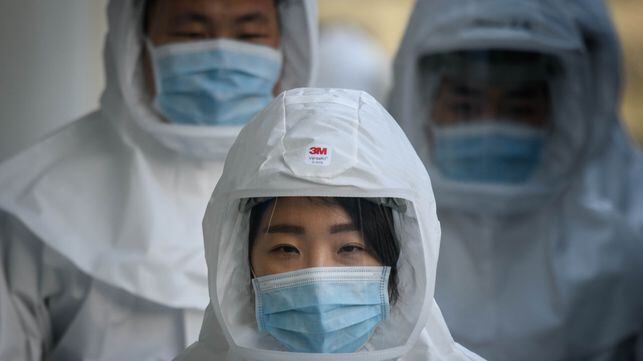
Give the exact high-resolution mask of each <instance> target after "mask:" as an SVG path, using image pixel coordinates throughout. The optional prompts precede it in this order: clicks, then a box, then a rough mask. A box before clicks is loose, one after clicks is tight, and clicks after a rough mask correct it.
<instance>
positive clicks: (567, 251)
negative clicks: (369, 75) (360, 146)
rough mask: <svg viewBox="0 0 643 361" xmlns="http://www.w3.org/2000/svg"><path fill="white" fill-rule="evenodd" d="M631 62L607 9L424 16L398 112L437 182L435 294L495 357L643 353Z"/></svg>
mask: <svg viewBox="0 0 643 361" xmlns="http://www.w3.org/2000/svg"><path fill="white" fill-rule="evenodd" d="M619 57H620V54H619V45H618V41H617V37H616V35H615V33H614V29H613V27H612V24H611V20H610V17H609V14H608V11H607V9H606V8H605V5H604V4H603V2H602V1H600V0H574V1H572V0H568V1H544V0H538V1H536V0H491V1H470V0H432V1H422V2H418V4H417V6H416V8H415V11H414V13H413V15H412V17H411V20H410V23H409V25H408V28H407V31H406V34H405V37H404V40H403V43H402V45H401V47H400V50H399V53H398V55H397V58H396V63H395V69H394V74H395V85H394V89H393V91H392V93H391V94H392V98H391V103H390V109H391V112H392V114H393V115H394V117H396V119H397V120H398V122H399V123H400V124H401V126H402V128H403V129H404V130H405V132H406V133H407V134H408V135H409V137H410V140H411V142H412V143H413V145H414V147H415V149H416V150H417V151H418V153H419V155H420V157H421V158H422V160H423V162H424V163H425V165H426V167H427V169H428V171H429V174H430V175H431V180H432V181H433V185H434V189H435V195H436V202H437V208H438V217H439V219H440V223H441V225H442V230H443V238H442V243H441V244H442V246H441V249H440V262H439V264H438V272H437V281H436V300H437V302H438V304H439V305H440V307H441V308H442V310H443V312H444V316H445V319H446V321H447V324H448V325H449V328H450V329H451V331H452V333H453V336H454V338H455V339H456V340H458V341H459V342H461V343H462V344H463V345H464V346H466V347H468V348H470V349H471V350H473V351H475V352H477V353H478V354H480V355H482V356H484V357H486V358H488V359H489V360H634V359H636V357H637V356H636V348H637V343H638V344H639V346H638V347H639V349H640V344H641V337H642V336H641V326H642V325H643V308H642V299H643V287H642V286H641V285H643V191H642V190H643V189H642V185H643V182H642V181H641V180H642V179H643V162H642V158H641V153H640V152H639V151H638V150H636V149H635V148H634V147H633V146H632V145H631V143H630V141H629V139H627V136H626V134H625V132H624V130H623V128H622V125H621V122H620V120H619V117H618V114H617V113H618V102H619V100H620V98H619V97H620V88H621V79H620V76H621V70H620V66H621V65H620V58H619ZM639 352H640V351H639ZM638 357H639V358H640V357H642V356H641V355H639V356H638Z"/></svg>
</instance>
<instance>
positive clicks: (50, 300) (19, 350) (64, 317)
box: [0, 212, 88, 361]
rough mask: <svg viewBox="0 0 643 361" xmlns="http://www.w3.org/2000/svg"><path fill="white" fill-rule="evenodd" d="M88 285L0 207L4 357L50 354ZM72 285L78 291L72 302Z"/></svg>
mask: <svg viewBox="0 0 643 361" xmlns="http://www.w3.org/2000/svg"><path fill="white" fill-rule="evenodd" d="M87 285H88V281H87V280H86V276H84V274H81V273H80V272H79V271H78V269H76V268H75V267H74V266H73V265H72V264H71V263H69V262H68V261H66V260H65V259H64V258H63V257H61V256H60V255H58V254H57V253H54V252H53V251H52V250H51V249H49V248H48V247H47V246H46V245H44V243H43V242H42V241H41V240H40V239H39V238H38V237H36V236H35V235H34V234H33V233H32V232H30V231H29V230H28V229H27V228H26V227H25V226H24V225H23V224H22V223H21V222H20V221H19V220H17V219H16V218H14V217H13V216H11V215H9V214H7V213H4V212H0V319H1V320H2V322H0V360H2V361H13V360H16V361H18V360H20V361H40V360H43V359H46V357H47V354H48V353H49V351H50V350H51V349H52V348H53V347H55V342H56V338H57V337H56V334H62V333H63V332H64V329H65V327H66V325H67V324H68V323H69V322H70V320H71V319H72V317H70V316H71V315H70V314H69V312H74V310H75V308H76V306H77V304H78V303H79V302H81V300H82V298H83V297H84V295H85V294H86V290H87ZM70 289H72V290H73V293H74V294H75V295H74V297H73V299H74V300H72V301H71V302H70V298H69V297H68V294H69V290H70ZM61 298H62V299H65V303H66V305H64V306H62V305H61V304H60V303H61V302H60V301H59V300H60V299H61ZM52 308H54V309H55V310H54V311H53V312H52ZM65 309H66V310H67V312H60V311H61V310H65Z"/></svg>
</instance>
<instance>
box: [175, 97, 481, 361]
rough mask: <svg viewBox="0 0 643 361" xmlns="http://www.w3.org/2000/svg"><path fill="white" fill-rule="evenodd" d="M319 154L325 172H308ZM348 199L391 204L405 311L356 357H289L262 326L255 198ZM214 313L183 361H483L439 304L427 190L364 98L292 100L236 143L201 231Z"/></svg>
mask: <svg viewBox="0 0 643 361" xmlns="http://www.w3.org/2000/svg"><path fill="white" fill-rule="evenodd" d="M313 146H323V147H326V148H327V149H328V153H329V157H328V159H327V160H326V162H325V163H324V165H321V166H320V165H312V164H308V163H307V162H306V159H307V154H308V152H309V149H310V147H313ZM274 196H340V197H341V196H350V197H368V198H372V199H379V200H380V201H383V200H388V201H387V202H386V203H385V204H388V205H390V206H392V208H393V210H394V220H395V229H396V232H397V233H398V238H399V239H400V245H401V254H400V259H399V262H398V267H399V291H400V297H399V301H398V302H397V303H396V304H395V305H393V307H392V311H391V317H390V319H389V320H387V321H384V322H383V323H382V324H380V325H379V326H378V327H377V329H376V331H375V333H374V335H373V336H372V338H371V339H370V341H369V342H368V343H367V345H366V349H367V350H368V351H365V352H358V353H352V354H301V353H292V352H286V351H280V350H283V347H281V346H280V345H279V344H278V343H277V341H276V340H274V339H273V338H272V336H270V335H269V334H268V333H266V332H263V333H260V332H259V331H258V328H257V323H256V321H255V309H254V305H253V302H254V301H253V300H254V296H253V291H252V288H251V286H250V280H251V274H250V267H249V265H248V260H247V258H248V256H247V255H248V220H249V213H250V212H249V211H250V209H249V206H248V199H251V198H255V197H274ZM203 232H204V237H205V239H206V243H205V245H206V246H205V247H206V258H207V262H208V271H209V272H208V273H209V284H210V306H209V307H208V310H207V311H206V316H205V320H204V324H203V328H202V330H201V336H200V341H199V342H197V343H196V344H194V345H193V346H191V347H190V348H189V349H188V350H187V351H186V352H185V353H184V354H182V355H181V356H179V357H178V358H177V359H178V360H205V359H209V360H261V361H269V360H275V361H276V360H279V361H286V360H333V361H341V360H363V361H367V360H368V361H377V360H391V359H401V360H479V358H478V357H477V356H476V355H473V354H471V353H470V352H468V351H467V350H465V349H463V348H462V347H461V346H459V345H458V344H457V343H455V342H454V341H453V339H452V338H451V336H450V334H449V331H448V329H447V327H446V325H445V324H444V320H443V318H442V315H441V312H440V310H439V308H438V307H437V305H436V303H435V302H434V300H433V288H434V278H435V269H436V263H437V257H438V248H439V243H440V225H439V223H438V220H437V217H436V213H435V201H434V198H433V192H432V191H431V182H430V180H429V177H428V175H427V173H426V170H425V169H424V166H423V165H422V162H421V161H420V159H419V158H418V157H417V155H416V153H415V152H414V151H413V148H412V146H411V144H410V143H409V142H408V140H407V138H406V137H405V136H404V134H403V132H402V130H401V129H400V128H399V127H398V125H397V124H396V123H395V121H394V120H393V119H392V118H391V116H390V115H389V114H388V113H387V112H386V111H385V110H384V108H382V107H381V106H380V105H379V103H377V101H375V100H374V99H373V98H372V97H371V96H369V95H368V94H366V93H364V92H360V91H354V90H341V89H313V88H302V89H294V90H290V91H287V92H285V93H282V94H281V95H280V96H279V97H277V98H276V99H275V100H274V101H273V102H272V103H271V104H270V105H269V106H268V107H267V108H266V109H265V110H264V111H263V112H261V113H260V114H259V115H258V116H257V118H255V120H254V121H252V122H251V123H249V124H248V125H247V126H246V127H245V128H244V129H243V130H242V131H241V133H240V135H239V137H238V138H237V140H236V142H235V144H234V145H233V146H232V149H231V150H230V153H229V154H228V158H227V160H226V165H225V168H224V171H223V175H222V176H221V180H220V181H219V183H218V184H217V187H216V188H215V190H214V193H213V194H212V198H211V199H210V203H209V206H208V209H207V212H206V215H205V218H204V220H203Z"/></svg>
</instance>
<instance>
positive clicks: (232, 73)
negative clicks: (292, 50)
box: [147, 39, 282, 125]
mask: <svg viewBox="0 0 643 361" xmlns="http://www.w3.org/2000/svg"><path fill="white" fill-rule="evenodd" d="M147 44H148V50H149V52H150V55H151V60H152V64H153V69H154V81H155V85H156V96H155V98H154V107H155V108H156V110H158V111H159V112H160V113H161V114H162V115H163V116H164V117H165V118H166V119H167V120H168V121H169V122H171V123H177V124H193V125H243V124H245V123H247V122H248V121H249V120H250V119H252V117H253V116H255V114H257V113H258V112H259V111H260V110H262V109H263V108H264V107H265V106H266V105H268V103H269V102H270V101H271V100H272V98H273V94H272V90H273V88H274V86H275V84H276V83H277V81H278V80H279V77H280V74H281V66H282V56H281V53H280V52H279V51H277V50H275V49H273V48H271V47H268V46H262V45H255V44H250V43H247V42H240V41H235V40H228V39H217V40H208V41H197V42H186V43H174V44H168V45H162V46H158V47H153V46H152V45H151V43H150V42H149V41H148V42H147Z"/></svg>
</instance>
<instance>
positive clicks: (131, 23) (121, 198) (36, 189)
mask: <svg viewBox="0 0 643 361" xmlns="http://www.w3.org/2000/svg"><path fill="white" fill-rule="evenodd" d="M143 5H144V4H143V1H141V0H112V1H110V2H109V5H108V8H107V15H108V22H109V32H108V34H107V37H106V40H105V52H104V56H105V68H106V76H105V78H106V79H107V86H106V89H105V91H104V93H103V96H102V98H101V108H100V110H98V111H97V112H95V113H92V114H90V115H88V116H86V117H84V118H82V119H79V120H77V121H75V122H74V123H72V124H71V125H69V126H67V127H65V128H64V129H61V130H60V131H58V132H57V133H55V134H53V135H52V136H50V137H48V138H47V139H45V140H43V141H41V142H40V143H38V144H36V145H34V146H32V147H31V148H29V149H28V150H26V151H24V152H22V153H21V154H18V155H17V156H15V157H13V158H11V159H9V160H8V161H6V162H5V163H3V164H2V165H1V167H0V189H1V190H2V191H1V192H0V209H1V210H3V211H5V212H8V213H10V214H12V215H14V216H15V217H17V218H19V219H20V220H21V221H22V222H23V223H25V224H26V226H27V227H28V228H29V229H31V230H32V231H33V232H34V233H35V234H36V235H37V236H38V237H40V238H41V239H42V241H43V242H45V243H46V244H47V245H48V246H50V247H52V248H53V249H55V250H56V251H58V252H60V253H61V254H63V255H64V256H66V257H68V258H69V259H70V260H71V261H72V262H73V263H74V264H75V265H76V266H77V267H79V268H80V269H81V270H83V271H84V272H86V273H88V274H89V275H91V276H93V277H96V278H98V279H100V280H102V281H104V282H107V283H109V284H111V285H113V286H116V287H120V288H122V289H124V290H126V291H128V292H130V293H132V294H135V295H138V296H141V297H145V298H147V299H149V300H152V301H156V302H159V303H161V304H164V305H168V306H174V307H190V308H198V309H201V308H203V307H204V306H205V305H206V304H207V302H208V296H207V277H206V267H205V262H204V255H203V237H202V233H201V231H200V222H201V219H202V218H203V214H204V212H205V208H206V203H207V199H208V197H209V195H210V194H211V192H212V189H213V188H214V185H215V184H216V182H217V180H218V177H219V175H220V173H221V170H222V168H223V160H224V157H225V154H226V153H227V150H228V149H229V147H230V146H231V145H232V143H233V141H234V139H235V137H236V135H237V134H238V132H239V130H240V127H239V128H235V127H205V126H189V125H176V124H168V123H163V122H162V121H161V120H160V119H159V117H158V116H157V115H156V113H155V112H154V111H152V108H151V107H150V102H149V100H148V96H147V94H146V92H145V91H144V86H143V76H142V67H141V51H142V46H143V44H144V42H143V36H142V33H141V29H142V24H141V23H142V13H143ZM279 15H280V20H281V34H282V39H281V44H282V51H283V54H284V59H285V62H284V70H283V77H282V81H281V85H282V87H283V88H284V89H288V88H291V87H295V86H304V85H308V84H310V83H311V81H312V79H313V77H314V72H315V71H314V69H315V62H316V60H315V59H316V54H315V51H314V50H315V49H316V44H317V15H316V4H315V2H314V1H313V0H284V1H280V2H279Z"/></svg>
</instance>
